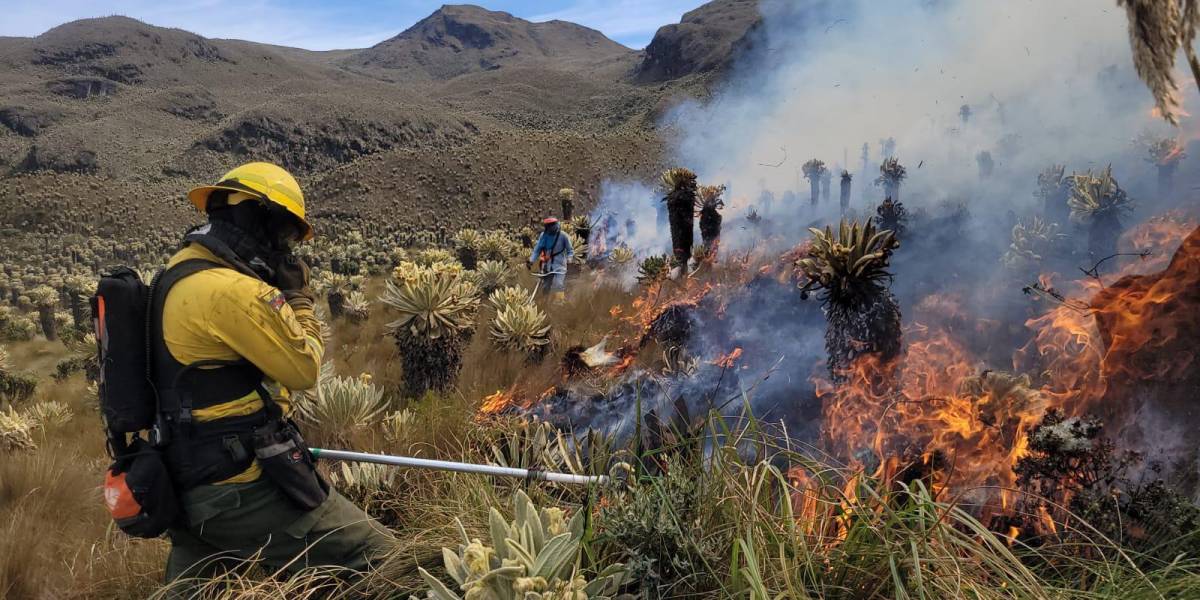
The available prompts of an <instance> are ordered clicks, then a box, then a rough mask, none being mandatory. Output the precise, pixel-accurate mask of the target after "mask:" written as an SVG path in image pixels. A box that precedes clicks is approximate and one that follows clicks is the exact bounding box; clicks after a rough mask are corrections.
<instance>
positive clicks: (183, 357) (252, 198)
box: [150, 162, 391, 589]
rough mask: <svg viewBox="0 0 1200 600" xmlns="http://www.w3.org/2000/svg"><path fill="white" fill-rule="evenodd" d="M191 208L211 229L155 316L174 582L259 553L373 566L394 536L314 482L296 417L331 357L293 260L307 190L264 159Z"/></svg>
mask: <svg viewBox="0 0 1200 600" xmlns="http://www.w3.org/2000/svg"><path fill="white" fill-rule="evenodd" d="M188 199H189V200H191V202H192V204H194V205H195V206H196V208H198V209H199V210H201V211H202V212H204V213H205V214H207V215H208V223H207V224H205V225H203V226H201V227H198V228H196V229H193V230H192V231H190V232H188V233H187V235H186V236H185V237H184V240H183V247H182V248H181V249H180V250H179V251H178V252H177V253H176V254H175V255H174V256H173V257H172V258H171V260H170V262H169V263H168V268H167V270H166V271H164V272H163V274H162V275H160V276H159V277H158V279H157V282H158V283H157V284H156V286H155V288H156V292H155V294H154V296H153V298H154V299H153V301H152V304H151V312H150V316H151V324H152V325H151V334H152V335H151V346H152V348H151V351H152V353H153V368H154V380H155V384H156V387H157V389H158V392H159V396H160V399H159V403H160V404H159V409H160V412H161V413H162V414H164V415H177V416H176V417H174V418H170V419H164V422H162V423H160V425H159V426H158V427H156V431H155V434H156V435H157V436H159V438H160V439H161V440H165V444H164V458H165V460H166V463H167V467H168V470H169V471H170V472H171V476H172V479H173V481H174V482H175V485H176V491H177V493H179V495H180V500H181V503H182V505H183V509H184V510H183V512H184V517H183V519H182V520H181V522H179V523H177V524H176V525H175V526H174V527H172V528H171V529H170V530H169V532H168V535H169V536H170V539H171V552H170V555H169V557H168V559H167V568H166V578H167V581H168V582H176V583H175V584H174V585H175V586H176V587H177V588H182V589H186V588H187V587H188V586H189V585H190V583H192V582H194V581H195V580H196V578H206V577H211V576H213V575H214V574H217V573H219V572H220V571H222V570H224V569H229V568H233V567H234V566H236V565H237V564H238V563H239V562H240V561H241V560H243V559H247V558H250V557H257V558H258V560H261V561H262V562H263V563H264V564H266V565H267V566H268V567H272V568H281V569H289V570H293V569H298V568H302V567H308V566H318V565H327V566H340V567H346V568H349V569H353V570H356V571H361V570H364V569H366V568H368V567H369V566H370V564H371V563H372V561H376V560H378V559H379V558H380V557H381V556H382V555H384V554H386V553H387V551H388V550H390V549H391V537H390V535H389V534H388V533H387V531H386V529H384V528H383V527H382V526H381V525H379V523H377V522H376V521H374V520H373V519H371V518H370V517H368V516H367V515H366V514H365V513H364V511H363V510H361V509H359V508H357V507H355V506H354V505H353V504H352V503H351V502H350V501H348V500H346V499H345V498H344V497H343V496H341V495H340V494H338V493H337V491H336V490H334V489H332V488H330V487H329V485H328V483H327V482H326V481H325V480H324V479H323V478H322V477H321V476H320V475H319V474H318V473H317V472H316V470H315V469H314V468H313V467H314V465H313V458H312V454H311V453H310V452H309V451H308V448H307V446H305V445H304V441H303V439H302V438H301V437H300V433H299V431H298V429H297V428H296V427H295V424H294V423H292V421H291V420H290V419H289V418H288V415H289V414H290V405H289V401H288V398H289V390H306V389H309V388H312V387H313V386H315V385H316V383H317V374H318V372H319V370H320V366H321V361H322V353H323V351H324V349H323V346H322V341H321V335H320V324H319V322H318V321H317V319H316V317H315V316H314V315H313V299H312V295H311V293H310V291H309V288H308V267H307V266H306V265H305V264H304V263H303V262H302V261H301V260H300V259H299V258H297V257H296V256H295V254H293V253H292V247H293V245H294V244H297V243H299V242H302V241H305V240H308V239H311V238H312V237H313V228H312V226H311V225H310V224H309V222H308V221H307V220H306V218H305V207H304V195H303V194H302V193H301V191H300V186H299V185H298V184H297V183H296V180H295V179H294V178H293V177H292V176H291V175H290V174H288V172H287V171H285V170H283V169H282V168H280V167H278V166H275V165H272V164H268V163H262V162H255V163H250V164H246V165H242V166H240V167H238V168H236V169H234V170H232V171H230V172H228V173H226V174H225V176H224V177H222V178H221V180H220V181H218V182H217V183H216V184H214V185H210V186H204V187H199V188H196V189H194V190H192V191H191V192H190V193H189V194H188ZM159 323H161V325H159ZM177 580H179V581H177Z"/></svg>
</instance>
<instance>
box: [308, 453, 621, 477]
mask: <svg viewBox="0 0 1200 600" xmlns="http://www.w3.org/2000/svg"><path fill="white" fill-rule="evenodd" d="M311 450H312V453H313V456H316V457H317V458H327V459H329V460H344V461H350V462H365V463H375V464H379V465H391V466H394V467H412V468H415V469H432V470H435V471H454V472H457V473H478V474H480V475H495V476H497V477H515V478H517V479H528V480H530V481H550V482H553V483H566V484H571V485H605V484H607V483H608V476H606V475H574V474H571V473H551V472H548V471H535V470H532V469H515V468H512V467H497V466H494V465H477V464H473V463H461V462H452V461H448V460H432V459H428V458H413V457H410V456H390V455H387V454H368V453H366V452H349V451H346V450H325V449H322V448H311Z"/></svg>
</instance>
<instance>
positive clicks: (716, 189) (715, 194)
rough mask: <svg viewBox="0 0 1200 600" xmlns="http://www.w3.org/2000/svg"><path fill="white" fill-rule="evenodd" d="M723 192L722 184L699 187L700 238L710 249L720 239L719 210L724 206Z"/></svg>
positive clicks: (712, 248) (720, 217)
mask: <svg viewBox="0 0 1200 600" xmlns="http://www.w3.org/2000/svg"><path fill="white" fill-rule="evenodd" d="M723 193H725V186H723V185H720V186H712V185H706V186H703V187H701V188H700V191H699V195H700V200H699V205H700V240H701V241H702V242H703V243H704V245H705V246H707V247H708V249H709V250H710V251H712V250H715V249H716V247H717V244H718V242H719V241H720V239H721V221H722V220H723V217H722V216H721V212H720V210H721V209H722V208H725V201H724V200H722V199H721V194H723Z"/></svg>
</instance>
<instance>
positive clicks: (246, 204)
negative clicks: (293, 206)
mask: <svg viewBox="0 0 1200 600" xmlns="http://www.w3.org/2000/svg"><path fill="white" fill-rule="evenodd" d="M226 198H228V194H226V195H225V196H223V197H217V195H216V194H214V195H213V197H212V198H210V199H209V209H208V218H209V221H213V222H221V223H226V224H228V225H232V226H233V227H235V228H236V229H237V230H238V231H240V232H241V233H242V234H243V235H244V236H245V237H247V238H249V239H247V240H244V241H239V244H238V245H239V246H243V247H247V248H250V247H256V248H257V250H258V251H257V252H254V254H256V255H258V256H262V257H264V258H265V257H267V256H270V255H272V254H276V253H279V252H291V251H292V245H293V244H294V243H296V241H298V240H299V239H300V235H301V233H302V232H301V228H300V224H299V223H297V221H296V218H295V217H293V216H292V215H291V214H290V213H288V212H287V211H286V210H284V209H283V208H279V207H275V206H273V205H270V204H267V203H266V202H262V201H254V200H245V201H242V202H239V203H237V204H235V205H233V206H228V205H226V204H225V200H226ZM244 258H245V259H246V260H250V259H251V258H253V257H244Z"/></svg>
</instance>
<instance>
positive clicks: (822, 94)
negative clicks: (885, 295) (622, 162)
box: [574, 0, 1200, 440]
mask: <svg viewBox="0 0 1200 600" xmlns="http://www.w3.org/2000/svg"><path fill="white" fill-rule="evenodd" d="M761 10H762V12H763V15H764V24H763V26H762V27H761V28H760V29H759V30H758V31H757V32H755V34H754V39H753V43H752V44H750V47H749V49H748V50H747V51H746V52H745V54H744V55H743V56H741V57H740V59H739V61H738V63H737V64H736V66H735V67H734V69H733V71H732V73H730V74H729V75H728V78H727V82H726V83H725V84H724V85H723V86H721V87H720V88H719V89H717V90H715V91H714V93H713V95H712V97H711V98H708V99H705V100H703V101H698V100H697V101H687V102H683V103H681V104H680V105H678V106H676V107H675V108H674V109H672V110H670V111H669V112H668V113H667V114H666V115H665V116H664V119H663V122H662V126H663V130H664V132H665V135H666V136H667V138H668V139H669V140H670V141H671V144H672V148H673V156H672V159H673V162H674V163H675V164H677V165H679V166H686V167H689V168H691V169H693V170H695V171H696V172H697V174H698V175H699V179H700V181H701V182H702V183H705V184H724V185H726V186H727V187H728V190H729V191H728V194H727V196H726V198H727V200H726V204H727V206H726V209H725V211H724V215H725V225H724V230H723V235H722V246H721V251H722V252H723V253H729V252H733V251H738V250H743V249H748V248H751V247H761V246H762V245H763V244H764V243H765V244H768V245H769V246H770V247H769V249H770V250H772V251H781V250H783V249H785V248H790V247H792V246H794V245H795V244H797V243H798V242H800V241H802V240H803V239H805V238H807V236H808V234H807V232H806V228H807V227H811V226H824V225H826V224H830V223H836V221H837V219H838V218H839V217H840V209H839V206H838V196H839V193H838V191H839V190H838V186H839V175H840V173H841V171H842V169H845V170H848V171H849V172H850V173H851V174H852V175H853V177H854V179H853V192H852V195H851V211H850V212H851V216H856V217H858V218H859V219H864V218H867V217H870V216H873V215H874V214H875V207H876V206H877V205H878V204H879V202H880V201H881V200H882V199H883V190H882V188H880V187H877V186H875V185H874V184H873V182H874V180H875V179H876V177H877V176H878V175H879V164H880V162H881V160H882V159H883V155H882V154H883V152H882V148H881V146H882V142H883V140H885V139H888V138H892V139H894V142H895V148H894V153H895V156H897V157H898V158H899V159H900V161H901V163H902V164H903V165H904V166H905V167H906V168H907V170H908V177H907V179H906V180H905V181H904V184H903V186H902V189H901V192H900V199H901V200H902V201H903V202H904V204H905V205H906V206H907V207H908V210H909V212H910V214H911V215H913V216H914V218H913V221H914V223H913V225H914V227H913V229H914V231H913V233H911V235H910V236H909V237H907V238H903V243H902V248H901V250H900V251H899V252H898V253H897V254H896V256H895V257H894V258H893V264H892V272H893V273H894V274H895V280H894V283H893V285H892V291H893V292H894V293H895V295H896V296H897V297H898V299H899V302H900V306H901V310H902V312H903V313H904V315H905V318H904V322H905V324H906V325H912V324H913V323H914V315H918V314H919V313H921V310H920V309H919V308H918V306H919V305H920V303H921V301H922V300H924V299H925V298H926V297H927V296H929V295H930V294H940V293H943V292H951V293H953V294H957V295H958V297H959V300H960V301H961V302H962V303H963V305H965V306H967V307H969V310H970V312H971V313H972V314H973V316H974V317H977V318H980V319H992V320H995V321H997V322H1002V323H1005V324H1008V325H1009V326H1008V327H1007V328H1006V329H1005V331H1007V332H1009V333H1008V335H1009V336H1010V337H1015V338H1019V337H1020V336H1021V334H1022V332H1023V331H1024V328H1023V324H1024V322H1025V319H1027V318H1029V317H1030V316H1031V314H1032V312H1031V311H1035V310H1036V307H1033V306H1031V303H1030V301H1029V299H1028V298H1025V297H1024V296H1023V295H1022V293H1021V287H1022V285H1023V284H1024V283H1031V282H1032V280H1030V281H1024V280H1022V279H1020V278H1021V277H1025V276H1029V277H1036V273H1033V274H1020V275H1015V274H1014V273H1013V272H1011V271H1009V272H1006V271H1005V269H1004V268H1003V267H1002V266H1001V262H1000V257H1001V255H1002V254H1003V253H1004V251H1005V250H1006V248H1007V247H1008V244H1009V241H1010V232H1011V229H1012V225H1013V223H1014V222H1015V221H1016V219H1017V218H1018V217H1027V216H1030V215H1040V214H1041V209H1040V202H1041V201H1040V200H1038V199H1036V198H1035V197H1034V192H1035V191H1036V189H1037V183H1036V182H1037V175H1038V173H1039V172H1041V171H1042V170H1043V169H1045V168H1046V167H1047V166H1049V165H1051V164H1064V165H1065V166H1066V170H1067V173H1068V174H1069V173H1071V172H1072V171H1084V170H1088V169H1095V170H1099V169H1103V168H1104V167H1105V166H1107V165H1109V164H1112V165H1113V170H1114V174H1115V175H1116V177H1117V179H1118V180H1119V181H1120V182H1121V185H1122V187H1123V188H1124V189H1125V190H1127V191H1128V192H1129V194H1130V196H1131V197H1133V198H1134V199H1135V200H1136V201H1137V206H1138V209H1137V211H1138V212H1137V213H1136V214H1134V215H1132V216H1131V217H1129V218H1127V220H1126V225H1130V224H1133V223H1136V222H1139V221H1141V220H1142V219H1143V218H1144V217H1146V216H1149V215H1152V214H1156V213H1159V212H1161V211H1162V210H1163V209H1164V208H1166V207H1167V206H1169V205H1171V203H1172V202H1177V200H1175V199H1169V198H1160V197H1158V195H1157V193H1156V192H1157V190H1156V188H1155V185H1154V172H1155V171H1154V169H1155V168H1154V165H1152V164H1149V163H1148V162H1147V161H1146V160H1145V156H1146V152H1145V148H1144V146H1140V145H1138V144H1137V143H1136V142H1135V140H1136V139H1137V138H1138V137H1139V135H1141V134H1143V133H1146V132H1149V131H1153V132H1155V133H1157V134H1168V135H1178V134H1179V133H1180V132H1179V131H1174V130H1172V129H1170V128H1169V127H1167V126H1165V125H1164V124H1163V123H1162V122H1161V120H1160V119H1157V118H1156V117H1154V116H1153V115H1152V114H1151V113H1150V109H1151V107H1152V106H1153V101H1152V99H1151V98H1150V96H1149V93H1148V92H1147V91H1146V89H1145V87H1144V86H1143V85H1142V83H1141V82H1140V81H1138V79H1137V77H1136V75H1135V74H1134V72H1133V68H1132V66H1131V60H1130V56H1129V47H1128V41H1127V37H1126V35H1127V34H1126V23H1125V18H1124V14H1123V12H1121V11H1120V10H1119V9H1118V7H1116V6H1115V5H1114V4H1112V3H1106V2H1096V1H1094V0H1030V1H1026V0H1022V1H1019V2H984V1H978V0H958V1H955V0H897V1H895V2H891V1H889V2H877V1H871V0H847V1H820V0H804V1H798V0H797V1H794V0H763V2H762V5H761ZM1184 100H1185V106H1186V105H1187V104H1188V103H1189V102H1188V100H1192V101H1194V98H1190V99H1189V98H1185V99H1184ZM1185 130H1186V124H1185ZM1183 137H1184V138H1185V141H1187V138H1189V137H1190V136H1189V135H1187V134H1186V133H1185V134H1184V135H1183ZM864 143H865V144H866V145H867V152H866V157H865V159H864V157H863V145H864ZM985 152H986V153H987V154H988V155H989V156H990V158H991V162H992V168H991V169H990V172H985V169H983V168H982V166H981V164H980V156H981V153H985ZM1191 154H1193V155H1195V154H1200V152H1191ZM811 158H818V159H821V160H823V161H824V162H825V164H826V165H827V167H828V168H829V169H830V170H831V171H832V174H833V177H832V182H831V187H832V188H833V189H832V190H831V193H830V194H829V200H828V201H822V202H821V203H820V204H819V205H818V207H816V208H813V207H812V206H811V205H810V202H809V185H808V182H807V181H805V180H804V179H803V178H802V174H801V165H803V163H804V162H805V161H807V160H809V159H811ZM1190 160H1193V159H1189V161H1190ZM864 161H865V164H864ZM1180 170H1181V173H1186V171H1187V170H1188V163H1185V164H1183V165H1181V169H1180ZM654 183H655V182H625V181H610V182H606V183H605V184H604V186H603V188H602V201H601V204H600V206H599V207H598V211H597V215H600V216H601V218H603V215H610V214H611V215H613V219H614V220H615V221H617V222H620V223H625V222H626V221H633V222H635V223H636V224H637V229H636V231H633V232H632V233H630V234H628V235H623V236H620V241H621V242H622V243H626V244H628V245H629V246H631V247H632V248H634V249H635V250H637V251H638V253H639V256H646V255H649V254H661V253H663V252H665V251H668V250H669V243H670V241H669V239H668V236H667V230H666V228H665V226H661V225H658V224H657V221H659V220H660V215H659V213H658V210H657V208H656V207H657V200H658V198H659V197H661V195H662V192H661V191H660V190H658V189H656V188H655V187H654V185H653V184H654ZM751 210H753V211H755V212H757V213H758V214H760V215H761V216H762V217H763V219H762V222H761V224H760V225H757V226H756V225H753V224H751V223H749V222H748V220H747V219H746V215H747V214H748V213H749V212H750V211H751ZM1060 225H1061V227H1062V231H1064V232H1070V231H1071V230H1072V228H1074V227H1076V225H1073V224H1071V223H1060ZM1070 239H1071V243H1074V244H1076V246H1078V245H1079V244H1082V243H1083V242H1084V240H1086V234H1085V233H1083V232H1077V234H1076V235H1073V236H1071V238H1070ZM616 240H617V238H616V237H614V238H613V240H610V241H616ZM610 246H611V244H610ZM1080 250H1081V248H1078V247H1077V248H1075V249H1074V251H1066V252H1065V253H1064V254H1065V255H1066V257H1067V258H1065V259H1064V260H1065V261H1067V262H1068V263H1070V264H1064V265H1056V268H1060V270H1062V272H1064V273H1067V274H1068V275H1075V276H1077V270H1076V268H1075V267H1079V266H1086V265H1084V264H1082V262H1079V261H1085V260H1087V258H1086V252H1080ZM727 255H728V254H727ZM1076 263H1078V264H1076ZM789 311H792V312H790V313H789ZM926 312H928V310H927V311H926ZM772 313H774V314H772ZM724 321H725V323H726V324H727V326H729V329H730V330H731V331H733V332H736V335H730V336H727V337H726V338H722V339H713V336H709V335H704V336H701V337H700V338H699V339H697V340H695V343H697V344H699V345H700V347H699V348H697V349H696V351H697V353H698V354H700V355H702V356H705V357H708V358H711V357H713V356H716V355H718V354H720V353H723V352H726V351H728V350H729V348H730V347H731V344H732V343H737V344H739V345H745V346H750V345H759V346H762V348H761V349H756V351H748V352H747V355H748V356H753V357H755V359H757V361H758V362H759V363H760V364H758V365H756V369H754V370H752V371H750V372H745V373H740V376H741V380H740V382H739V384H738V385H741V386H743V387H745V386H747V385H750V384H751V383H752V382H760V383H759V384H756V385H757V387H756V389H755V392H754V394H753V396H752V397H751V398H750V400H751V402H752V404H753V410H754V412H755V414H756V415H759V416H760V417H764V416H765V417H766V418H767V419H769V420H775V419H778V418H780V417H781V416H782V417H786V419H785V421H790V422H785V425H786V426H787V427H788V429H789V430H790V431H791V432H793V433H795V432H802V433H801V435H800V438H801V439H808V440H811V439H813V437H814V436H815V434H816V429H815V428H816V426H817V424H816V423H815V420H816V419H819V415H818V414H816V412H815V411H819V402H816V401H815V398H814V392H813V388H812V384H811V381H810V376H811V375H813V374H819V373H820V372H821V371H822V366H821V365H822V361H823V360H824V348H823V343H822V342H823V340H822V337H823V333H824V329H825V323H824V319H823V318H822V317H821V314H820V309H819V306H818V303H817V301H816V300H815V299H810V300H809V301H807V302H799V303H798V302H797V299H796V297H795V295H794V294H792V293H791V292H790V291H780V290H776V291H772V290H764V291H762V292H761V293H755V294H754V295H752V296H751V297H750V298H749V299H748V300H744V301H743V302H742V303H741V304H740V305H731V306H730V307H729V308H728V310H727V311H726V313H725V316H724ZM701 329H705V328H701ZM1015 341H1016V340H1015V339H1009V338H1005V339H1004V340H1003V341H1000V340H992V341H989V340H987V339H976V338H975V337H973V336H968V337H967V339H965V340H964V342H965V343H967V344H969V345H971V346H973V347H972V348H971V349H972V350H973V351H974V353H975V354H976V355H977V356H978V357H979V358H980V359H981V360H982V361H983V362H981V364H979V365H978V367H979V368H980V369H988V368H999V369H1004V368H1007V367H1010V366H1011V363H1010V362H1009V361H1010V359H1011V352H1012V350H1013V349H1014V348H1015V347H1019V346H1020V343H1015V344H1014V342H1015ZM992 342H994V343H992ZM748 350H749V348H748ZM776 358H779V359H780V361H781V362H779V363H778V364H775V363H774V362H773V361H775V359H776ZM767 364H774V365H775V367H776V369H777V370H776V371H775V374H774V375H773V376H771V377H770V378H768V379H763V376H764V369H765V367H766V365H767ZM675 397H688V394H678V393H676V394H662V395H661V397H656V398H654V399H653V400H651V403H652V405H653V406H655V407H656V408H658V409H664V410H665V409H666V408H668V407H669V406H670V404H671V402H672V401H673V399H674V398H675ZM700 397H705V396H703V395H701V396H700ZM585 406H586V405H585ZM696 408H702V407H697V406H692V407H691V409H692V410H693V411H694V410H695V409H696ZM740 408H741V407H738V406H734V407H731V410H732V411H735V412H736V411H737V410H740ZM593 409H594V407H593ZM589 410H592V409H589ZM612 414H613V415H614V416H616V415H620V416H616V417H615V418H616V423H615V425H616V426H618V427H628V426H629V423H628V414H629V413H628V410H627V406H623V405H622V403H621V402H617V403H616V404H615V405H613V407H612ZM577 417H578V418H577V419H574V422H575V423H581V422H589V421H590V423H591V424H593V425H595V424H597V423H598V422H600V423H610V421H609V419H605V418H600V419H592V420H589V419H588V418H586V417H584V416H583V415H577ZM610 424H611V423H610Z"/></svg>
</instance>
